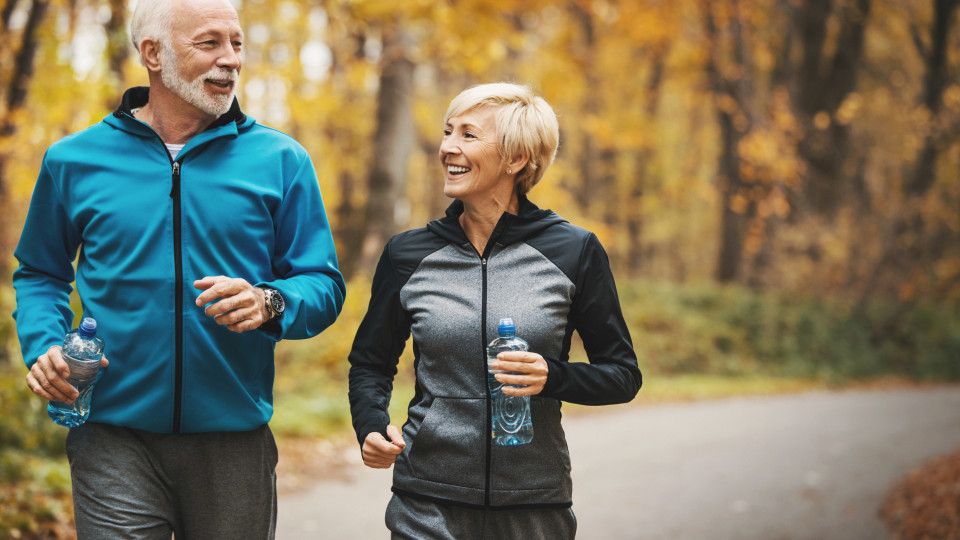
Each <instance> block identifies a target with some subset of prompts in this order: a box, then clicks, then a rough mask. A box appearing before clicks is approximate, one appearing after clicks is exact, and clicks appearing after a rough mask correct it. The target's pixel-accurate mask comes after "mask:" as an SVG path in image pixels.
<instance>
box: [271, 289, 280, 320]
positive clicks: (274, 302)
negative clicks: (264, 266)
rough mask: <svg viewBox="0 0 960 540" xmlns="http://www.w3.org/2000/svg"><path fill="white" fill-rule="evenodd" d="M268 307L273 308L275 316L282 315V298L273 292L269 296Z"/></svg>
mask: <svg viewBox="0 0 960 540" xmlns="http://www.w3.org/2000/svg"><path fill="white" fill-rule="evenodd" d="M270 305H271V306H273V311H274V313H276V314H277V315H280V314H282V313H283V297H282V296H280V293H279V292H277V291H273V293H272V294H271V295H270Z"/></svg>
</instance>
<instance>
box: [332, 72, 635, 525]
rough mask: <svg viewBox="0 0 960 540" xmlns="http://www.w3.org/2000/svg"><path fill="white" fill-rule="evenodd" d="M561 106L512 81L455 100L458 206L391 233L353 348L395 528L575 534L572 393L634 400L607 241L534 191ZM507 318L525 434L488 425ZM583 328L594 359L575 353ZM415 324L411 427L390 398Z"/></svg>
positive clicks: (361, 435) (449, 156) (453, 187)
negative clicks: (573, 356)
mask: <svg viewBox="0 0 960 540" xmlns="http://www.w3.org/2000/svg"><path fill="white" fill-rule="evenodd" d="M558 139H559V130H558V126H557V119H556V116H555V115H554V113H553V111H552V110H551V108H550V106H549V105H547V103H546V102H545V101H544V100H543V99H542V98H540V97H537V96H536V95H534V94H533V93H532V92H531V91H530V90H529V89H527V88H526V87H523V86H518V85H514V84H505V83H498V84H486V85H480V86H475V87H472V88H469V89H467V90H465V91H464V92H462V93H461V94H460V95H458V96H457V97H456V98H454V99H453V101H452V102H451V103H450V106H449V108H448V109H447V113H446V117H445V120H444V129H443V140H442V142H441V144H440V163H441V165H442V166H443V171H444V178H445V181H444V188H443V191H444V194H445V195H446V196H448V197H451V198H453V199H455V200H454V202H453V204H451V205H450V207H449V208H448V209H447V212H446V214H447V215H446V217H445V218H443V219H439V220H436V221H432V222H430V223H428V224H427V226H426V227H425V228H421V229H415V230H412V231H407V232H405V233H402V234H399V235H397V236H395V237H394V238H392V239H391V240H390V242H389V243H388V244H387V246H386V248H385V249H384V251H383V255H382V256H381V258H380V263H379V265H378V266H377V270H376V274H375V276H374V278H373V291H372V296H371V299H370V306H369V308H368V311H367V314H366V316H365V317H364V319H363V322H362V323H361V325H360V328H359V330H358V331H357V336H356V340H355V341H354V344H353V350H352V351H351V353H350V365H351V368H350V405H351V412H352V415H353V425H354V429H355V430H356V433H357V438H358V441H359V443H360V444H361V446H362V454H363V461H364V463H365V464H366V465H368V466H370V467H374V468H389V467H390V466H391V465H393V464H394V463H395V464H396V466H395V468H394V474H393V493H394V496H393V498H392V499H391V501H390V504H389V505H388V507H387V513H386V523H387V526H388V528H389V529H390V530H391V531H392V537H393V538H415V539H424V538H450V539H457V540H463V539H471V538H524V539H531V538H549V539H563V538H573V537H574V535H575V533H576V518H575V517H574V514H573V511H572V509H571V506H572V495H571V491H572V486H571V480H570V455H569V452H568V450H567V444H566V440H565V439H564V434H563V429H562V427H561V426H560V404H561V402H562V401H569V402H571V403H581V404H587V405H604V404H611V403H622V402H626V401H630V400H631V399H633V397H634V396H635V395H636V394H637V391H638V390H639V389H640V384H641V376H640V370H639V369H638V367H637V359H636V355H635V354H634V351H633V346H632V343H631V341H630V335H629V333H628V330H627V326H626V324H625V323H624V320H623V315H622V313H621V310H620V304H619V300H618V298H617V291H616V286H615V284H614V280H613V276H612V274H611V272H610V267H609V264H608V261H607V256H606V254H605V252H604V250H603V248H602V247H601V245H600V242H599V241H598V240H597V237H596V236H594V235H593V234H592V233H590V232H589V231H586V230H584V229H581V228H579V227H576V226H574V225H571V224H570V223H569V222H568V221H566V220H564V219H563V218H561V217H560V216H558V215H557V214H555V213H554V212H552V211H550V210H541V209H540V208H538V207H537V206H535V205H534V204H533V203H532V202H530V201H529V200H528V199H527V192H528V191H530V189H531V188H532V187H533V186H534V185H536V184H537V182H539V181H540V179H541V178H542V177H543V173H544V172H545V171H546V169H547V167H548V166H549V165H550V163H552V162H553V158H554V156H555V154H556V150H557V144H558ZM501 317H511V318H513V320H514V321H515V322H516V327H517V335H518V336H519V337H522V338H523V339H525V340H526V341H528V342H529V344H530V350H529V352H509V353H501V354H500V355H499V357H498V360H497V361H495V362H493V363H492V364H491V366H490V367H491V368H494V369H498V370H502V371H504V372H506V373H502V374H499V375H497V376H496V377H497V379H498V380H499V381H500V382H503V383H506V384H509V385H515V386H516V387H515V388H510V389H507V390H504V392H505V393H510V394H514V395H528V396H532V397H531V399H530V402H531V404H530V405H531V411H532V420H533V429H534V436H533V440H532V441H531V442H530V443H528V444H522V445H515V446H499V445H496V444H493V442H492V439H491V428H490V425H491V405H490V399H491V397H490V393H489V392H488V390H487V369H488V366H487V359H486V354H485V346H486V344H487V343H488V342H490V341H491V340H492V339H494V338H496V337H497V323H498V321H499V319H500V318H501ZM574 331H576V332H577V333H578V334H579V335H580V338H581V339H582V341H583V345H584V349H585V350H586V352H587V358H588V359H589V361H590V363H581V362H576V363H569V362H568V358H569V351H570V340H571V336H572V335H573V332H574ZM411 334H412V336H413V350H414V355H415V360H414V367H415V371H416V394H415V396H414V398H413V400H412V401H411V402H410V407H409V411H408V420H407V422H406V424H404V426H403V431H402V433H401V432H400V430H398V429H397V428H396V426H393V425H390V417H389V415H388V413H387V406H388V404H389V402H390V394H391V390H392V387H393V378H394V375H395V374H396V372H397V367H396V366H397V362H398V359H399V357H400V353H401V352H402V351H403V348H404V343H405V342H406V340H407V338H408V337H409V336H410V335H411Z"/></svg>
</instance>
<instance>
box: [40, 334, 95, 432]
mask: <svg viewBox="0 0 960 540" xmlns="http://www.w3.org/2000/svg"><path fill="white" fill-rule="evenodd" d="M60 354H62V355H63V359H64V360H65V361H66V362H67V365H68V366H70V378H69V379H67V380H68V382H69V383H70V384H72V385H73V387H74V388H76V389H77V390H79V391H80V395H79V396H78V397H77V399H75V400H74V401H73V404H69V405H68V404H66V403H64V402H62V401H51V402H50V404H49V405H47V414H48V415H50V419H51V420H53V421H54V422H56V423H58V424H60V425H61V426H65V427H77V426H79V425H80V424H82V423H84V422H86V421H87V417H88V416H90V396H92V395H93V386H94V385H95V384H96V383H97V381H98V380H100V375H101V371H100V358H101V357H102V356H103V340H102V339H100V338H98V337H97V321H95V320H93V319H92V318H90V317H86V318H84V319H83V321H82V322H81V323H80V327H79V328H77V329H76V330H74V331H72V332H67V335H66V337H65V338H64V340H63V347H62V348H61V350H60Z"/></svg>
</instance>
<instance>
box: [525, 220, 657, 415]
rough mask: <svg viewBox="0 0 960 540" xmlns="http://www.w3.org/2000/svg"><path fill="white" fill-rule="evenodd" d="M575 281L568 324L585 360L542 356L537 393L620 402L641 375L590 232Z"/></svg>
mask: <svg viewBox="0 0 960 540" xmlns="http://www.w3.org/2000/svg"><path fill="white" fill-rule="evenodd" d="M576 285H577V289H576V290H577V292H576V294H575V297H574V300H573V305H572V306H571V324H573V327H574V329H575V330H576V331H577V333H578V334H579V335H580V339H581V341H583V348H584V350H586V353H587V359H588V360H589V363H583V362H561V361H558V360H556V359H550V358H548V359H546V360H547V364H548V366H549V373H548V375H547V383H546V385H544V388H543V391H542V392H541V395H543V396H544V397H550V398H554V399H559V400H562V401H568V402H571V403H579V404H582V405H609V404H613V403H626V402H627V401H630V400H632V399H633V398H634V397H635V396H636V395H637V392H638V391H639V390H640V386H641V384H642V381H643V379H642V376H641V374H640V368H639V367H638V365H637V356H636V353H635V352H634V350H633V343H632V341H631V339H630V331H629V330H628V329H627V324H626V322H625V321H624V320H623V312H622V311H621V309H620V300H619V298H618V296H617V286H616V283H614V280H613V273H612V272H611V271H610V263H609V261H608V259H607V254H606V252H605V251H604V250H603V246H601V245H600V241H599V240H598V239H597V237H596V236H595V235H593V234H590V235H589V237H588V238H587V241H586V242H585V244H584V248H583V252H582V253H581V256H580V268H579V273H578V277H577V283H576Z"/></svg>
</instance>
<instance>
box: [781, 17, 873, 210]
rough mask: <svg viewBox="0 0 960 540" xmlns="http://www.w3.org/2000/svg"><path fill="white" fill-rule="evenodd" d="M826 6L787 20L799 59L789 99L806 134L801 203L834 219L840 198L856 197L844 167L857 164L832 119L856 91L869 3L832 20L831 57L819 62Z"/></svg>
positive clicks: (845, 131)
mask: <svg viewBox="0 0 960 540" xmlns="http://www.w3.org/2000/svg"><path fill="white" fill-rule="evenodd" d="M831 4H832V3H831V2H830V1H829V0H809V1H807V2H805V3H804V4H803V5H802V7H799V8H797V12H796V13H794V14H793V16H792V17H791V19H792V20H794V21H796V28H793V29H791V31H790V35H791V36H793V35H799V38H800V50H801V53H802V57H801V61H800V66H799V69H797V70H796V78H795V79H794V82H793V84H792V91H791V93H792V94H793V99H792V102H793V103H794V104H795V107H796V108H797V116H798V118H799V119H800V121H801V122H802V123H803V125H804V132H805V133H806V136H805V137H804V139H803V140H802V141H801V142H800V144H799V146H798V151H799V152H800V155H801V157H802V158H803V160H804V161H805V162H806V164H807V174H806V177H805V181H804V188H803V191H804V198H805V199H806V201H807V203H808V206H809V207H810V208H812V209H813V211H815V212H816V213H818V214H820V215H824V216H832V215H834V214H835V213H836V211H837V209H838V208H840V206H841V204H842V202H843V200H844V198H845V195H854V196H856V195H857V194H858V193H860V186H859V184H860V182H861V180H859V179H858V178H857V177H856V170H857V169H856V167H855V166H854V167H851V168H852V169H853V173H852V174H851V173H849V172H847V170H846V169H847V164H848V163H850V162H851V161H852V162H853V163H854V164H856V162H857V159H858V158H857V156H856V155H855V152H853V151H852V145H851V143H850V128H849V127H848V126H847V125H845V124H844V123H843V122H838V121H837V117H836V113H837V111H838V109H839V108H840V106H841V105H842V104H843V102H844V100H845V99H847V96H848V95H849V94H850V93H851V92H853V91H854V90H855V89H856V85H857V78H858V74H859V71H860V65H861V63H862V60H863V54H864V35H865V30H866V23H867V17H868V15H869V14H870V0H855V5H854V6H852V7H847V8H843V9H842V10H841V12H840V13H839V14H838V17H837V19H838V20H839V21H840V25H841V26H840V30H839V33H838V36H837V44H836V47H835V51H836V52H834V54H833V56H832V57H831V58H824V56H823V49H824V43H825V41H826V36H827V27H828V24H829V22H830V16H831V14H832V13H831ZM848 188H852V189H851V190H848ZM848 191H849V192H848Z"/></svg>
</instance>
